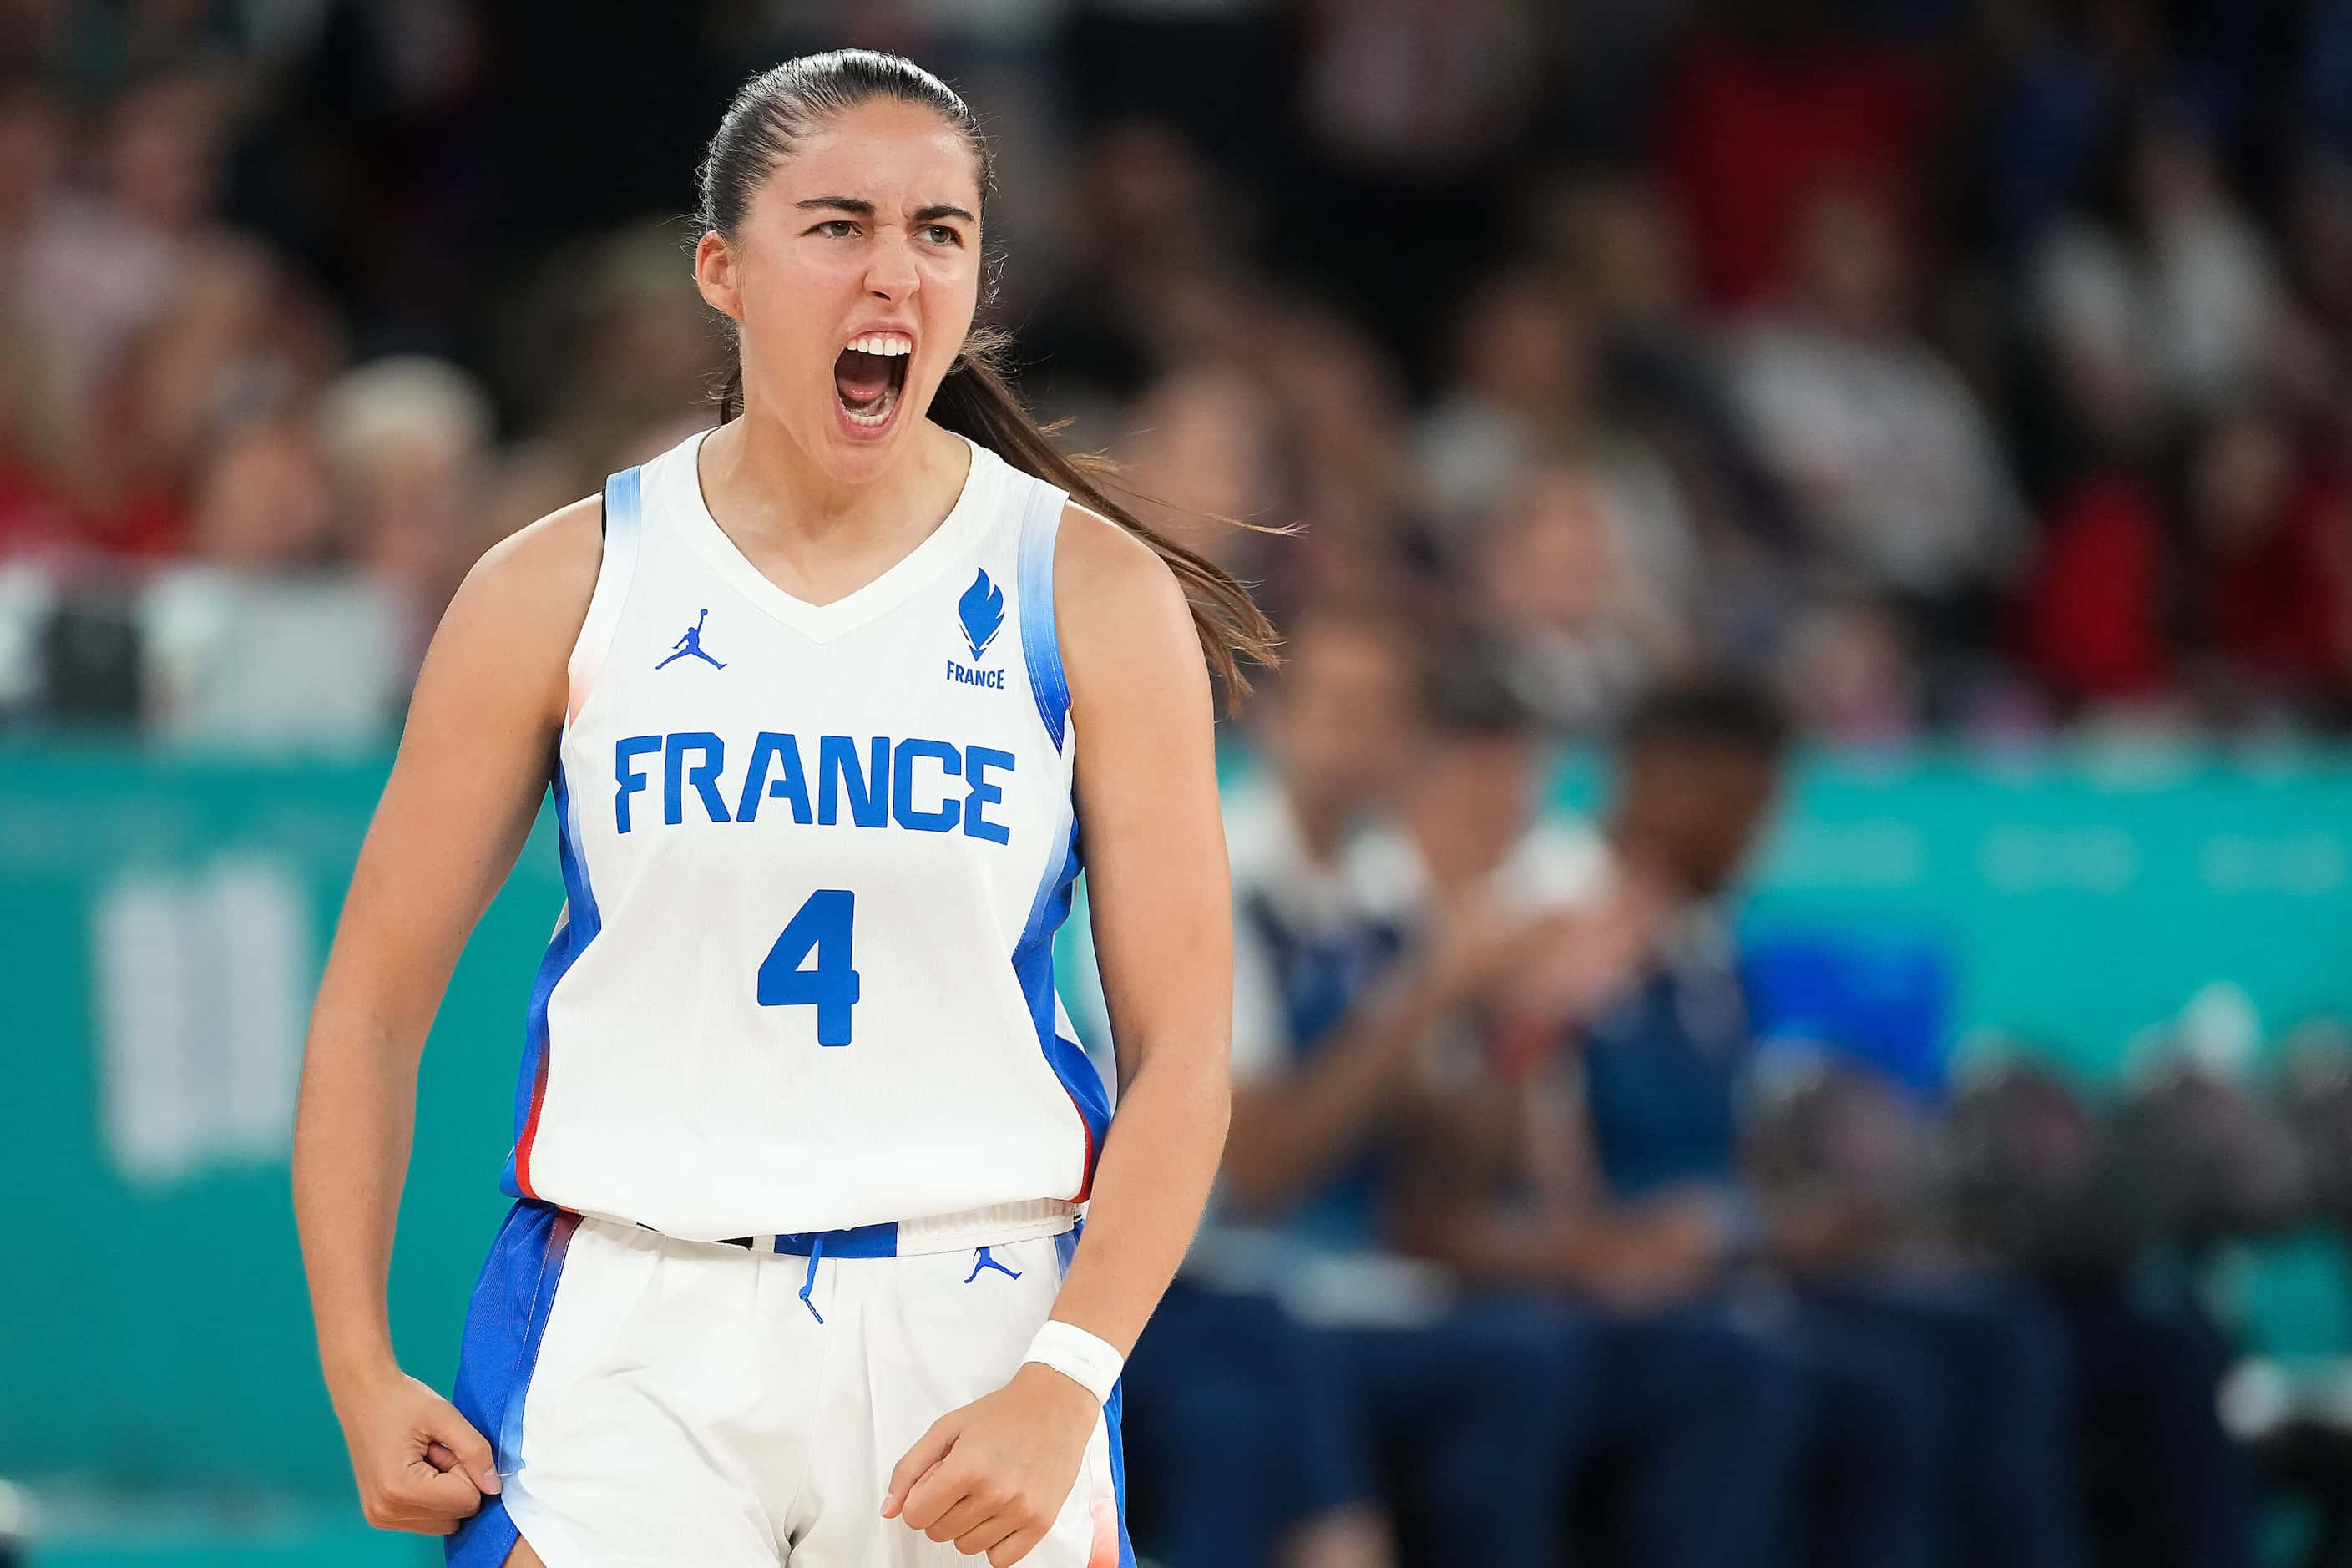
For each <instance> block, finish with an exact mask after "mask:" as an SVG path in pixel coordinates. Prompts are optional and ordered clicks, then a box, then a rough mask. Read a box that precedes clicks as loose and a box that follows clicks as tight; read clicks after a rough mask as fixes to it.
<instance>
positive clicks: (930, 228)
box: [923, 223, 963, 245]
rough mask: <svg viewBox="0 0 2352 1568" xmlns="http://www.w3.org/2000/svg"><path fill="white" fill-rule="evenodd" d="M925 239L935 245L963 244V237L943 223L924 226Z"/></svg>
mask: <svg viewBox="0 0 2352 1568" xmlns="http://www.w3.org/2000/svg"><path fill="white" fill-rule="evenodd" d="M923 237H925V238H926V239H929V241H930V242H931V243H932V244H933V245H961V244H962V243H963V236H962V235H961V234H960V233H958V232H957V231H956V230H955V229H953V228H950V227H949V226H947V225H946V224H943V223H929V224H925V225H924V226H923Z"/></svg>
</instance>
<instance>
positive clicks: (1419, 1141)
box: [1384, 647, 1801, 1568]
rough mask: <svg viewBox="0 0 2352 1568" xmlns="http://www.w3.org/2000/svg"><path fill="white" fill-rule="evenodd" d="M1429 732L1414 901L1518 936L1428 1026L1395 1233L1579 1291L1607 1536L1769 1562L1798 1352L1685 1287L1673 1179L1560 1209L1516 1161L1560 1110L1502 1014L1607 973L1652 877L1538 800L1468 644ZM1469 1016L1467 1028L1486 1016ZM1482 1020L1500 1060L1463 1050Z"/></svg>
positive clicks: (1650, 916)
mask: <svg viewBox="0 0 2352 1568" xmlns="http://www.w3.org/2000/svg"><path fill="white" fill-rule="evenodd" d="M1431 707H1432V713H1431V720H1430V734H1429V738H1428V740H1427V741H1426V742H1424V743H1423V746H1422V748H1421V750H1420V752H1419V762H1418V763H1417V765H1416V766H1415V767H1414V768H1413V770H1412V775H1411V779H1410V784H1409V787H1408V789H1407V791H1406V795H1405V800H1404V806H1403V811H1402V817H1401V821H1400V824H1399V831H1398V833H1397V835H1396V837H1395V840H1394V842H1393V843H1392V844H1391V846H1389V847H1388V848H1387V849H1386V851H1385V856H1384V858H1388V859H1391V860H1392V861H1394V862H1395V863H1396V864H1395V869H1394V870H1392V871H1391V872H1390V876H1391V878H1392V879H1395V880H1396V881H1397V882H1398V883H1399V884H1400V885H1401V886H1402V888H1404V889H1409V890H1410V891H1411V894H1412V900H1411V901H1412V906H1413V907H1414V908H1415V910H1417V911H1418V916H1417V918H1418V919H1420V920H1421V921H1425V922H1429V923H1430V924H1431V926H1432V927H1433V929H1434V930H1435V931H1437V932H1438V939H1439V940H1443V939H1444V932H1445V931H1446V929H1447V926H1448V925H1449V924H1452V923H1454V922H1458V921H1461V920H1464V919H1466V918H1475V919H1481V920H1485V921H1493V922H1496V923H1497V924H1499V925H1501V926H1502V928H1503V929H1505V930H1516V931H1517V933H1518V936H1517V941H1515V942H1513V943H1512V944H1511V946H1510V948H1509V949H1504V948H1502V947H1501V945H1500V944H1499V943H1498V944H1497V948H1498V956H1505V957H1507V958H1508V960H1509V963H1508V966H1507V969H1506V970H1505V971H1504V972H1503V973H1501V975H1500V976H1499V977H1498V980H1497V982H1496V984H1493V985H1491V986H1489V987H1487V988H1486V990H1485V992H1484V993H1483V994H1480V995H1477V996H1474V997H1469V998H1465V999H1464V1000H1463V1002H1462V1004H1461V1005H1457V1006H1456V1007H1455V1008H1454V1011H1453V1013H1452V1014H1451V1016H1447V1017H1445V1018H1444V1019H1443V1020H1441V1021H1439V1022H1438V1023H1436V1024H1434V1025H1433V1026H1432V1030H1433V1036H1434V1040H1433V1049H1434V1050H1435V1051H1437V1052H1438V1053H1439V1054H1438V1055H1437V1057H1436V1060H1435V1063H1434V1064H1433V1065H1434V1066H1435V1068H1436V1069H1437V1070H1436V1072H1435V1074H1434V1081H1433V1086H1432V1089H1431V1099H1432V1109H1431V1113H1430V1114H1429V1115H1428V1116H1425V1117H1424V1118H1423V1124H1422V1131H1421V1132H1420V1135H1419V1136H1418V1137H1417V1138H1415V1139H1414V1140H1412V1142H1411V1143H1409V1144H1408V1145H1407V1147H1406V1150H1405V1151H1404V1152H1403V1156H1402V1159H1401V1160H1400V1165H1399V1169H1398V1171H1397V1172H1396V1174H1395V1177H1394V1181H1395V1184H1396V1185H1397V1186H1398V1188H1399V1195H1398V1197H1397V1199H1396V1206H1397V1211H1398V1224H1399V1226H1400V1234H1401V1235H1402V1237H1403V1238H1404V1239H1405V1240H1407V1241H1408V1242H1409V1243H1410V1244H1411V1245H1412V1247H1413V1248H1414V1249H1415V1250H1416V1251H1419V1252H1421V1253H1423V1255H1425V1256H1427V1257H1430V1258H1433V1259H1435V1260H1437V1261H1439V1262H1442V1263H1444V1264H1445V1265H1446V1266H1447V1267H1449V1268H1452V1269H1454V1270H1455V1271H1456V1272H1458V1273H1460V1274H1461V1275H1462V1276H1464V1277H1465V1279H1468V1280H1470V1281H1472V1282H1473V1283H1474V1284H1476V1285H1480V1286H1483V1287H1484V1288H1486V1289H1507V1290H1515V1291H1518V1290H1527V1289H1537V1290H1541V1291H1546V1292H1550V1293H1555V1294H1562V1295H1564V1297H1565V1299H1566V1300H1572V1301H1574V1302H1575V1303H1577V1306H1578V1310H1577V1316H1576V1320H1575V1321H1576V1322H1577V1325H1578V1330H1579V1331H1578V1333H1577V1335H1576V1336H1575V1338H1574V1340H1573V1341H1572V1342H1571V1343H1572V1345H1573V1347H1574V1350H1575V1352H1576V1362H1575V1367H1574V1382H1573V1383H1572V1384H1570V1386H1571V1388H1572V1389H1573V1391H1574V1394H1575V1404H1574V1409H1575V1413H1576V1416H1577V1420H1576V1423H1575V1426H1574V1427H1573V1436H1574V1441H1575V1446H1576V1448H1577V1450H1578V1452H1579V1454H1580V1457H1581V1458H1583V1460H1584V1461H1585V1463H1584V1464H1583V1465H1581V1466H1580V1475H1581V1476H1583V1477H1584V1478H1586V1479H1588V1480H1589V1479H1590V1478H1591V1476H1592V1475H1593V1473H1594V1470H1593V1466H1594V1464H1595V1463H1598V1464H1599V1465H1600V1467H1601V1469H1600V1473H1601V1475H1603V1476H1605V1477H1606V1486H1605V1488H1604V1490H1605V1491H1606V1493H1607V1496H1606V1498H1605V1502H1604V1506H1602V1507H1601V1509H1600V1510H1599V1512H1600V1513H1601V1515H1603V1516H1604V1517H1603V1520H1602V1521H1601V1523H1600V1525H1599V1529H1600V1530H1601V1531H1605V1532H1606V1533H1607V1534H1608V1535H1609V1536H1611V1537H1612V1538H1613V1539H1615V1540H1616V1541H1617V1542H1620V1543H1621V1544H1620V1547H1619V1550H1618V1552H1616V1553H1614V1555H1615V1556H1616V1557H1617V1558H1618V1559H1619V1560H1622V1561H1626V1562H1636V1563H1654V1564H1694V1565H1696V1564H1720V1565H1724V1568H1732V1565H1736V1564H1743V1563H1757V1564H1761V1563H1770V1562H1773V1561H1776V1560H1777V1558H1778V1554H1779V1553H1780V1550H1781V1546H1782V1541H1783V1534H1782V1532H1783V1530H1784V1528H1785V1526H1786V1524H1787V1523H1788V1516H1787V1514H1786V1511H1785V1502H1784V1499H1783V1493H1784V1492H1785V1491H1786V1489H1788V1487H1789V1485H1790V1480H1791V1478H1792V1474H1793V1471H1792V1465H1793V1461H1794V1459H1795V1457H1796V1449H1795V1446H1794V1445H1795V1441H1796V1439H1797V1437H1798V1436H1799V1421H1800V1419H1801V1409H1800V1406H1799V1403H1798V1400H1799V1395H1800V1393H1801V1389H1800V1386H1799V1380H1798V1378H1797V1377H1796V1375H1795V1374H1794V1372H1793V1370H1792V1369H1791V1368H1790V1366H1789V1365H1788V1364H1787V1363H1786V1361H1785V1358H1783V1357H1782V1356H1780V1354H1779V1353H1778V1352H1776V1351H1775V1350H1774V1349H1773V1348H1772V1347H1771V1346H1770V1344H1769V1342H1766V1341H1765V1340H1764V1339H1763V1338H1762V1337H1760V1336H1759V1334H1758V1333H1757V1332H1756V1331H1755V1325H1753V1324H1750V1323H1748V1322H1746V1321H1744V1311H1743V1310H1730V1309H1728V1308H1727V1307H1726V1306H1725V1305H1724V1304H1723V1303H1719V1302H1713V1301H1707V1300H1702V1298H1703V1297H1704V1295H1705V1293H1706V1290H1707V1288H1708V1286H1709V1284H1710V1283H1711V1281H1712V1279H1713V1278H1714V1274H1715V1268H1716V1250H1717V1247H1716V1237H1717V1225H1718V1222H1717V1214H1716V1212H1715V1208H1714V1205H1711V1204H1710V1203H1708V1202H1706V1201H1704V1200H1701V1201H1696V1202H1681V1201H1678V1200H1675V1199H1671V1198H1670V1199H1668V1200H1666V1201H1664V1202H1662V1203H1661V1204H1659V1205H1656V1206H1654V1208H1652V1209H1650V1210H1648V1211H1646V1212H1643V1213H1639V1214H1633V1215H1622V1216H1619V1215H1602V1214H1598V1213H1594V1212H1590V1211H1584V1212H1577V1213H1574V1214H1569V1213H1565V1212H1564V1210H1563V1206H1562V1203H1561V1199H1560V1194H1559V1190H1558V1183H1559V1181H1560V1180H1561V1179H1563V1175H1564V1173H1562V1172H1561V1171H1560V1169H1559V1167H1558V1166H1557V1165H1555V1164H1553V1163H1551V1162H1549V1160H1542V1159H1531V1158H1530V1153H1531V1148H1530V1143H1531V1139H1532V1138H1533V1133H1532V1130H1533V1129H1534V1128H1536V1127H1537V1126H1538V1125H1543V1124H1548V1123H1549V1121H1550V1120H1551V1113H1552V1111H1553V1110H1555V1109H1556V1108H1555V1107H1553V1106H1550V1105H1549V1104H1547V1103H1546V1102H1544V1101H1542V1100H1539V1099H1538V1098H1536V1097H1533V1096H1530V1095H1528V1094H1527V1093H1526V1092H1525V1086H1524V1079H1523V1069H1524V1068H1526V1067H1527V1066H1528V1065H1529V1064H1528V1062H1527V1061H1525V1060H1524V1059H1520V1060H1513V1059H1512V1058H1511V1052H1512V1050H1513V1049H1514V1047H1513V1045H1512V1044H1511V1043H1510V1042H1511V1041H1512V1040H1513V1039H1514V1037H1517V1036H1518V1035H1519V1031H1517V1029H1515V1028H1514V1027H1512V1026H1509V1025H1508V1024H1506V1023H1504V1022H1503V1021H1504V1020H1510V1019H1516V1018H1519V1017H1522V1016H1527V1015H1528V1014H1529V1012H1530V1011H1531V1009H1533V1008H1534V1007H1535V1006H1536V1005H1538V997H1540V999H1541V1001H1542V1002H1543V1003H1546V1004H1550V1003H1565V1004H1566V1005H1572V1006H1579V1007H1580V1006H1583V1005H1589V1004H1591V1002H1593V1001H1595V1000H1597V999H1599V998H1601V997H1602V996H1605V995H1607V994H1610V993H1611V992H1612V991H1613V990H1614V989H1615V988H1616V987H1617V986H1618V985H1620V984H1622V982H1623V980H1624V978H1625V976H1626V974H1627V973H1628V970H1629V967H1630V966H1631V965H1633V964H1634V963H1638V962H1640V960H1641V958H1642V956H1643V953H1644V952H1646V951H1647V948H1648V944H1649V943H1650V942H1651V941H1652V940H1654V937H1655V935H1656V932H1657V931H1658V929H1659V924H1660V921H1662V920H1663V919H1664V915H1665V912H1666V909H1665V904H1664V900H1663V899H1662V898H1661V897H1660V896H1659V892H1660V890H1659V889H1656V888H1654V886H1653V885H1652V884H1651V883H1650V882H1649V881H1648V880H1647V879H1642V878H1624V879H1617V880H1616V881H1615V882H1614V883H1613V885H1612V884H1611V883H1610V881H1609V877H1608V867H1607V852H1606V850H1605V848H1604V847H1603V846H1602V844H1601V842H1600V841H1599V839H1598V838H1596V837H1594V836H1593V835H1592V834H1591V833H1590V832H1589V831H1587V830H1584V829H1580V828H1577V827H1572V826H1564V825H1562V824H1559V823H1558V822H1557V821H1553V822H1542V821H1539V820H1538V817H1537V815H1536V812H1537V806H1538V802H1539V799H1540V787H1539V781H1540V777H1541V760H1542V757H1543V754H1544V748H1543V746H1542V744H1541V742H1540V738H1539V731H1538V729H1537V727H1536V724H1535V714H1534V712H1533V710H1531V709H1529V708H1528V706H1527V705H1526V704H1525V703H1524V702H1523V701H1522V700H1520V699H1519V698H1518V697H1517V695H1516V694H1515V693H1514V691H1513V689H1512V688H1511V686H1510V684H1509V683H1508V682H1507V680H1506V679H1503V677H1502V672H1501V670H1500V669H1499V668H1497V666H1496V662H1495V660H1494V659H1493V658H1491V657H1489V656H1488V655H1487V653H1486V651H1484V650H1480V649H1477V648H1475V647H1472V648H1466V649H1464V650H1462V651H1460V652H1457V653H1456V654H1454V656H1452V657H1450V658H1446V659H1444V660H1442V661H1441V662H1440V663H1439V665H1438V667H1437V668H1436V669H1435V670H1434V671H1433V680H1432V683H1431ZM1482 1026H1483V1028H1482ZM1484 1028H1494V1029H1496V1030H1498V1038H1499V1040H1500V1041H1501V1044H1500V1046H1499V1050H1500V1052H1501V1055H1502V1058H1503V1060H1504V1066H1503V1067H1502V1069H1501V1070H1500V1071H1499V1072H1496V1071H1493V1070H1491V1069H1490V1068H1488V1067H1487V1066H1486V1063H1485V1062H1483V1061H1482V1060H1481V1058H1482V1056H1483V1055H1484V1054H1485V1053H1484V1050H1483V1049H1482V1046H1483V1041H1482V1038H1481V1037H1482V1033H1483V1032H1484Z"/></svg>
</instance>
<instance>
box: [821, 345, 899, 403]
mask: <svg viewBox="0 0 2352 1568" xmlns="http://www.w3.org/2000/svg"><path fill="white" fill-rule="evenodd" d="M833 384H834V389H835V391H837V392H838V393H840V394H841V400H842V402H844V403H845V404H847V405H849V406H850V407H852V408H855V409H856V410H858V411H859V412H860V413H863V412H865V410H866V409H867V408H868V407H871V406H872V405H874V404H877V403H879V402H880V401H881V400H882V395H883V394H884V393H886V392H887V391H889V390H890V360H889V357H888V356H887V355H886V354H869V353H859V352H858V351H857V350H856V349H844V350H842V351H841V357H840V358H839V359H837V360H835V361H834V363H833Z"/></svg>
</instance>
